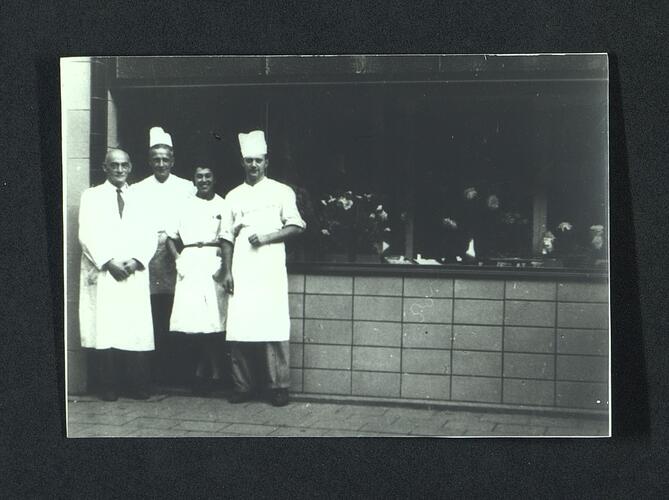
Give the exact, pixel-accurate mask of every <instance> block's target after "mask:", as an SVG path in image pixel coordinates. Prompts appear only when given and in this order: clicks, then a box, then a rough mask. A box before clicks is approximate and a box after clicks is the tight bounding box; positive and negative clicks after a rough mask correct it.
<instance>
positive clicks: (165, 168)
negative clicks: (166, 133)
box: [149, 146, 174, 182]
mask: <svg viewBox="0 0 669 500" xmlns="http://www.w3.org/2000/svg"><path fill="white" fill-rule="evenodd" d="M149 164H150V165H151V168H152V169H153V175H155V176H156V179H158V181H160V182H165V181H166V180H167V178H168V177H169V176H170V172H171V171H172V167H173V166H174V153H172V150H171V149H170V148H168V147H162V146H159V147H155V148H152V149H150V150H149Z"/></svg>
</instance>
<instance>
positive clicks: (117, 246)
mask: <svg viewBox="0 0 669 500" xmlns="http://www.w3.org/2000/svg"><path fill="white" fill-rule="evenodd" d="M124 201H125V208H124V212H123V218H121V217H119V214H118V204H117V200H116V188H115V187H113V186H112V185H111V184H109V183H108V182H106V183H105V184H103V185H101V186H97V187H94V188H90V189H87V190H86V191H85V192H84V193H83V195H82V198H81V205H80V208H79V241H80V243H81V246H82V250H83V253H82V256H81V273H80V290H79V325H80V332H81V345H82V347H88V348H93V349H109V348H116V349H123V350H127V351H150V350H153V349H154V342H153V320H152V317H151V299H150V293H149V273H148V270H147V268H148V263H149V260H150V259H151V256H152V255H153V251H154V249H155V246H156V236H155V232H153V231H151V230H150V228H149V226H148V224H147V221H146V218H145V217H144V215H143V210H142V207H141V205H138V204H137V203H136V199H135V198H134V197H133V196H132V194H131V193H130V192H128V191H127V190H125V191H124ZM112 258H115V259H119V260H121V261H125V260H127V259H131V258H135V259H137V260H138V261H139V262H140V263H141V264H142V265H143V266H145V269H144V270H137V271H135V273H133V274H132V275H130V276H129V277H128V278H127V279H125V280H123V281H120V282H119V281H116V280H115V279H114V278H113V277H112V275H111V274H110V273H109V272H108V271H102V270H101V267H103V265H104V264H105V263H106V262H107V261H109V260H110V259H112Z"/></svg>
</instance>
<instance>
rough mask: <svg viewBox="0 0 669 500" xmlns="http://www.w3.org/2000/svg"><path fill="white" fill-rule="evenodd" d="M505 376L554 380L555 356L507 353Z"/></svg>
mask: <svg viewBox="0 0 669 500" xmlns="http://www.w3.org/2000/svg"><path fill="white" fill-rule="evenodd" d="M504 376H505V377H517V378H541V379H550V380H553V378H554V377H555V357H554V355H553V354H518V353H505V354H504Z"/></svg>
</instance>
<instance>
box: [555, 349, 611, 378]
mask: <svg viewBox="0 0 669 500" xmlns="http://www.w3.org/2000/svg"><path fill="white" fill-rule="evenodd" d="M557 378H558V380H574V381H576V380H578V381H582V382H606V381H607V380H608V379H609V360H608V358H607V357H603V356H601V357H600V356H567V355H558V357H557Z"/></svg>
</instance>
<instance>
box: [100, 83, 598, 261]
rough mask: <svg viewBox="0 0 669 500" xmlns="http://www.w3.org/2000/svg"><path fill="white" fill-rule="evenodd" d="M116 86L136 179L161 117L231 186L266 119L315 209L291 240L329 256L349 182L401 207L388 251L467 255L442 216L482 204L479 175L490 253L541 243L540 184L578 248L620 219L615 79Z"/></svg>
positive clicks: (279, 173)
mask: <svg viewBox="0 0 669 500" xmlns="http://www.w3.org/2000/svg"><path fill="white" fill-rule="evenodd" d="M112 93H113V95H114V96H115V99H116V102H117V105H118V114H119V127H118V128H119V138H120V139H119V140H120V142H121V144H122V146H123V147H125V148H127V149H128V150H129V152H130V154H131V157H132V158H135V159H136V160H135V170H134V172H133V175H134V180H135V181H136V180H139V179H141V178H144V177H145V176H147V175H149V174H150V171H149V169H148V166H147V165H146V162H144V161H143V159H144V158H145V157H146V142H147V140H148V139H147V134H148V132H147V131H148V129H149V128H150V127H151V126H154V125H157V124H159V125H161V126H163V127H164V128H165V129H166V130H168V131H170V133H171V134H172V136H173V137H174V141H175V153H176V159H177V162H176V167H175V173H176V174H177V175H180V176H182V177H189V176H190V172H191V171H192V169H193V168H194V167H195V166H196V165H200V164H206V165H210V166H212V167H214V168H215V169H216V174H217V177H218V186H217V189H218V192H219V193H220V194H225V193H226V192H227V191H229V190H230V189H231V188H233V187H234V186H236V185H237V184H239V183H240V182H241V181H242V170H241V167H240V166H239V159H238V154H239V153H238V143H237V133H238V132H239V131H248V130H251V129H255V128H262V129H264V130H266V131H267V135H268V141H269V145H270V158H271V163H270V170H269V175H270V176H272V177H274V178H276V179H278V180H281V181H283V182H286V183H289V184H291V185H293V186H294V187H298V188H301V193H302V195H303V196H302V197H300V198H301V199H302V201H303V202H304V203H305V204H306V212H307V214H305V215H306V216H307V217H308V219H309V222H311V224H310V230H309V232H308V234H307V235H306V237H305V238H303V241H302V242H301V245H299V246H300V247H301V248H298V249H296V251H295V252H293V253H291V257H292V259H293V260H294V261H306V262H328V261H333V260H337V255H336V253H337V251H338V252H340V253H345V252H347V250H349V249H348V248H345V247H346V245H345V244H342V240H343V239H342V238H335V237H334V235H330V237H328V236H327V235H324V234H323V230H324V228H328V227H331V224H330V225H329V224H328V223H329V222H332V221H330V220H328V217H331V216H333V214H332V213H328V211H327V209H325V208H324V207H325V203H324V202H325V201H327V200H328V198H329V199H330V200H332V198H333V197H334V198H336V199H341V197H342V196H344V197H346V196H347V195H346V194H345V193H346V192H348V191H350V192H351V193H350V194H349V195H348V196H349V197H351V200H352V201H356V195H358V198H357V200H360V195H363V194H373V195H374V201H375V202H376V201H378V203H379V204H382V205H383V207H384V210H385V211H386V213H387V214H388V216H389V218H388V224H387V227H388V229H389V230H386V231H385V232H384V234H383V235H382V236H383V239H384V240H385V241H386V242H387V243H388V244H389V245H390V247H389V248H388V249H387V250H386V251H385V252H384V255H385V256H388V255H391V256H401V255H404V256H406V257H409V258H410V257H415V256H416V255H417V254H421V255H422V256H423V257H429V258H435V259H442V258H445V263H454V262H455V260H454V259H453V257H454V255H455V253H457V250H458V249H454V248H450V247H449V244H451V243H452V242H453V240H454V237H453V236H454V235H453V233H449V232H448V230H447V229H445V228H444V225H443V224H442V222H441V221H442V220H443V218H445V217H451V218H457V217H464V216H465V215H462V214H463V212H467V211H469V210H470V209H468V208H467V205H466V204H465V203H464V200H463V195H462V192H463V190H464V189H465V188H467V187H475V188H476V189H477V191H478V194H479V196H478V205H477V207H476V208H475V209H471V212H470V213H469V214H467V217H469V218H470V219H471V224H472V225H474V226H478V227H479V230H478V232H477V240H478V241H477V243H479V245H478V246H479V248H477V253H478V254H479V257H480V258H481V259H480V260H483V259H486V258H488V257H497V258H499V257H507V258H526V259H527V258H532V256H533V255H534V257H535V258H536V257H537V256H538V255H539V247H538V246H537V240H538V239H539V238H540V237H541V235H540V234H534V235H533V217H534V214H533V210H535V209H536V202H537V200H536V198H537V196H540V197H541V200H543V201H541V203H543V207H544V208H543V210H544V211H545V213H544V214H543V215H542V216H543V217H545V219H544V221H545V223H546V226H545V227H546V229H547V230H550V231H552V232H553V233H554V234H555V233H556V229H555V228H556V227H557V226H558V224H560V223H561V222H564V221H567V222H569V223H570V224H571V225H572V226H573V231H571V233H572V234H570V235H569V237H570V238H571V240H574V241H578V243H577V244H572V246H571V247H570V251H571V252H576V253H578V252H579V251H580V252H581V253H583V251H584V250H585V249H586V247H587V243H588V235H589V228H590V226H592V225H595V224H601V225H606V217H607V216H606V209H605V207H606V186H605V184H604V182H603V180H604V179H605V178H606V168H607V166H606V158H605V157H603V156H602V151H604V150H605V148H606V144H607V143H606V141H607V136H606V104H607V103H606V88H605V84H603V83H602V82H601V81H594V82H593V81H589V80H583V81H580V80H577V81H554V80H549V81H543V80H541V79H536V80H529V81H510V82H507V81H483V82H481V81H464V82H453V83H447V84H445V83H431V82H412V83H396V82H390V83H367V82H365V83H359V84H354V83H336V84H311V83H304V82H301V83H294V84H282V85H260V84H258V85H243V86H242V85H221V86H204V87H198V86H195V87H193V86H176V87H151V86H149V87H138V88H134V87H129V88H119V89H116V90H112ZM490 195H496V197H497V199H498V200H499V209H498V210H497V214H496V215H495V216H494V217H493V216H491V214H489V213H487V212H488V211H487V210H486V206H487V203H486V202H487V197H488V196H490ZM321 200H323V201H321ZM354 211H355V209H353V210H350V213H351V214H352V213H353V212H354ZM340 212H341V213H342V214H344V212H343V211H341V210H340ZM472 214H474V215H472ZM344 215H348V214H344ZM368 215H370V214H369V213H368V212H365V213H364V216H365V217H366V216H368ZM334 216H335V217H336V214H335V215H334ZM358 217H359V214H358ZM335 224H336V223H335ZM534 232H535V233H536V232H537V229H534ZM340 234H341V233H340ZM377 237H378V233H377ZM559 240H560V238H558V243H561V242H560V241H559ZM373 243H374V242H373V241H366V242H363V244H358V245H357V246H356V248H355V249H354V250H355V253H356V254H357V256H356V259H355V260H357V261H358V262H360V261H364V260H363V255H364V254H373V253H374V245H373ZM558 243H556V247H557V249H560V250H563V255H561V256H565V257H568V256H566V255H564V250H565V247H564V246H563V247H562V248H560V246H559V244H558ZM451 247H452V245H451ZM333 249H334V250H335V252H332V250H333ZM349 253H350V252H349ZM460 253H461V252H460ZM346 260H349V259H346ZM369 261H370V260H367V262H369ZM371 262H377V263H378V262H380V260H379V259H378V257H376V256H375V257H374V260H371ZM570 262H572V263H573V262H575V263H576V265H577V266H580V267H583V266H586V267H587V266H588V265H590V264H592V261H590V260H588V259H581V260H578V259H577V260H574V259H572V260H571V261H569V262H567V264H569V263H570ZM484 263H485V264H491V263H493V264H494V261H493V262H491V261H488V260H484ZM567 264H565V263H564V262H557V263H556V261H555V260H552V261H550V263H549V265H553V266H555V265H558V266H565V267H568V265H567ZM547 265H548V264H547Z"/></svg>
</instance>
